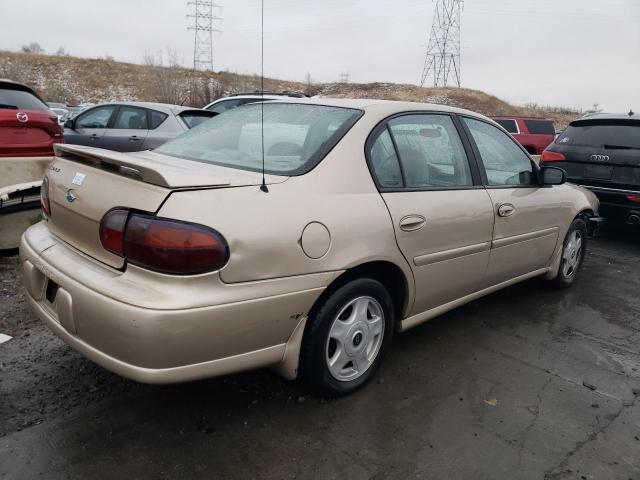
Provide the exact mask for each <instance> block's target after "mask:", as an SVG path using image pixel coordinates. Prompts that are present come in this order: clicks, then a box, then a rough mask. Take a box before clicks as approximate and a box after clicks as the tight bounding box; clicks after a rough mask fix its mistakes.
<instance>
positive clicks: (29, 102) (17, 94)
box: [0, 88, 49, 110]
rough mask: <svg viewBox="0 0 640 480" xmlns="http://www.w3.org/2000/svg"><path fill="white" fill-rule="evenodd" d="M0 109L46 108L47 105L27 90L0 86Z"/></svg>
mask: <svg viewBox="0 0 640 480" xmlns="http://www.w3.org/2000/svg"><path fill="white" fill-rule="evenodd" d="M0 109H12V110H48V109H49V107H48V106H47V105H45V104H44V103H43V102H41V101H40V100H38V97H36V96H35V95H32V94H31V93H29V92H25V91H23V90H14V89H12V88H0Z"/></svg>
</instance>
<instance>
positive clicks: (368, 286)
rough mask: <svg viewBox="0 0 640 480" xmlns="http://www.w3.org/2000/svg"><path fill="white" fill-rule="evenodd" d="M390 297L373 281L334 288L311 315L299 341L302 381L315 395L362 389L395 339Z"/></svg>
mask: <svg viewBox="0 0 640 480" xmlns="http://www.w3.org/2000/svg"><path fill="white" fill-rule="evenodd" d="M393 323H394V310H393V302H392V300H391V296H390V295H389V292H388V291H387V290H386V288H385V287H384V286H383V285H382V284H381V283H380V282H378V281H377V280H374V279H371V278H360V279H356V280H352V281H350V282H348V283H346V284H345V285H343V286H341V287H340V288H338V289H337V290H336V291H335V292H333V293H332V294H331V295H330V296H328V297H327V298H326V299H324V300H323V301H322V303H321V304H320V305H318V306H317V308H314V311H312V312H311V316H310V318H309V325H308V326H307V329H306V331H305V334H304V337H303V339H302V348H301V352H300V369H299V371H300V380H301V381H302V382H303V383H304V384H305V385H306V386H307V387H308V388H310V389H311V390H312V391H313V392H314V393H316V394H319V395H322V396H327V397H337V396H342V395H348V394H350V393H353V392H355V391H356V390H358V389H360V388H362V387H364V386H365V385H366V384H367V383H368V382H369V381H370V380H371V379H372V378H373V376H374V374H375V372H376V371H377V369H378V367H379V366H380V363H381V361H382V357H383V355H384V352H385V350H386V348H387V347H388V345H389V344H390V342H391V338H392V336H393V327H394V325H393Z"/></svg>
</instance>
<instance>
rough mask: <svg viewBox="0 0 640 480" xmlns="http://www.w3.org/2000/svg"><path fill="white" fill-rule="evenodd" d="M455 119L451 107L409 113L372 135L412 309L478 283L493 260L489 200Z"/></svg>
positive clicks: (373, 158)
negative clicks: (411, 283)
mask: <svg viewBox="0 0 640 480" xmlns="http://www.w3.org/2000/svg"><path fill="white" fill-rule="evenodd" d="M456 121H457V120H456V119H454V118H453V117H451V116H450V115H447V114H435V113H410V114H403V115H399V116H395V117H393V118H391V119H390V120H388V122H387V123H385V124H383V125H381V126H379V127H377V129H376V130H375V131H374V133H373V135H372V136H371V137H370V140H369V141H368V143H367V156H368V159H369V164H370V167H371V170H372V173H373V175H374V178H375V181H376V184H377V186H378V188H379V190H380V192H381V194H382V197H383V199H384V201H385V202H386V204H387V207H388V209H389V212H390V214H391V219H392V221H393V226H394V229H395V233H396V238H397V241H398V245H399V247H400V250H401V251H402V253H403V254H404V256H405V258H406V259H407V261H408V262H409V264H410V265H411V268H412V270H413V273H414V278H415V283H416V298H415V303H414V305H413V308H412V310H411V313H410V314H411V315H415V314H418V313H421V312H424V311H426V310H429V309H431V308H434V307H437V306H439V305H443V304H445V303H448V302H450V301H453V300H455V299H457V298H460V297H463V296H465V295H468V294H470V293H472V292H474V291H476V290H477V289H478V288H479V287H480V285H481V284H482V281H483V278H484V275H485V270H486V267H487V262H488V260H489V247H490V243H491V233H492V229H493V209H492V206H491V200H490V198H489V196H488V195H487V192H486V191H485V189H484V188H483V187H482V186H481V185H480V177H479V174H478V169H477V166H476V165H475V164H474V163H472V162H470V161H469V153H470V150H469V146H468V144H466V146H465V143H463V140H462V138H461V137H460V135H459V133H458V129H457V128H456Z"/></svg>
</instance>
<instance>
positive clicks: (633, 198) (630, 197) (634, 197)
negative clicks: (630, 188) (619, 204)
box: [627, 195, 640, 203]
mask: <svg viewBox="0 0 640 480" xmlns="http://www.w3.org/2000/svg"><path fill="white" fill-rule="evenodd" d="M627 200H629V201H630V202H636V203H640V195H627Z"/></svg>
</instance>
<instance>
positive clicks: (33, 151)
mask: <svg viewBox="0 0 640 480" xmlns="http://www.w3.org/2000/svg"><path fill="white" fill-rule="evenodd" d="M62 141H63V129H62V127H61V126H60V125H59V124H58V117H57V116H56V114H55V113H53V112H52V111H51V110H49V107H48V106H47V104H46V103H44V101H43V100H42V99H41V98H40V97H39V96H38V94H36V93H35V92H34V91H33V90H32V89H31V88H29V87H27V86H26V85H22V84H20V83H16V82H12V81H11V80H1V79H0V250H6V249H13V248H15V247H17V246H18V243H19V239H20V235H21V234H22V232H23V231H24V230H25V229H26V228H27V227H29V225H31V224H33V223H35V222H37V221H38V220H39V218H40V213H39V205H38V204H39V197H40V184H41V183H42V177H43V175H44V171H45V168H46V167H47V165H48V164H49V162H50V161H51V160H52V159H53V145H54V144H56V143H60V142H62Z"/></svg>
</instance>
